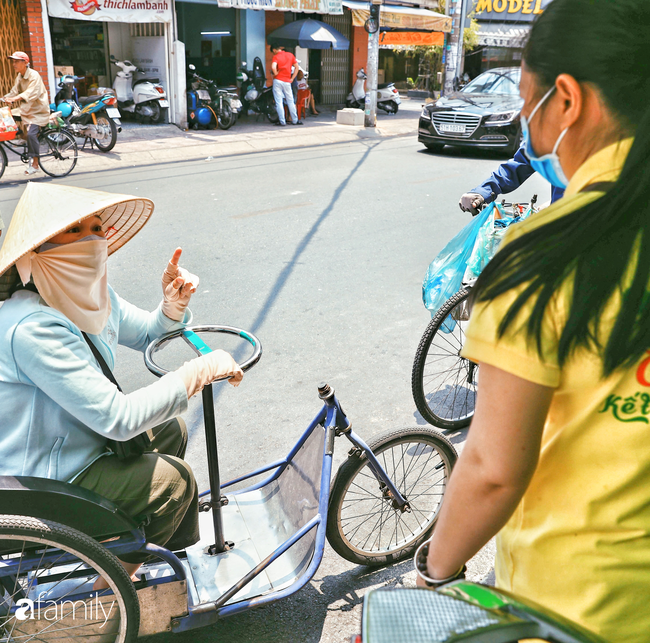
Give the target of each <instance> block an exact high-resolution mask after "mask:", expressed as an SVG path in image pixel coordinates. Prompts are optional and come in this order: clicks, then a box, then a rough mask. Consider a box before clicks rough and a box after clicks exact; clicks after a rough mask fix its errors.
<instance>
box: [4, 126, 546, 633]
mask: <svg viewBox="0 0 650 643" xmlns="http://www.w3.org/2000/svg"><path fill="white" fill-rule="evenodd" d="M502 159H503V157H499V156H496V155H493V154H488V153H479V152H472V153H464V152H459V151H456V150H449V148H447V152H446V153H444V154H442V155H435V154H432V153H429V152H426V151H425V150H424V148H423V147H422V146H421V145H419V144H418V143H417V142H416V141H415V140H414V139H413V138H393V139H367V140H363V141H360V142H356V143H346V144H339V145H330V146H319V147H312V148H304V149H299V150H290V151H281V152H272V153H263V154H251V155H245V156H234V157H230V158H215V159H213V160H210V161H200V162H185V163H175V164H168V165H159V166H152V167H138V168H124V169H123V170H119V171H104V172H100V173H90V174H81V173H76V174H73V175H71V176H69V177H67V178H66V179H65V180H64V181H65V183H67V184H71V185H76V186H80V187H86V188H95V189H99V190H106V191H110V192H120V193H126V194H137V195H142V196H146V197H149V198H151V199H153V201H154V202H155V204H156V211H155V213H154V216H153V218H152V219H151V221H150V223H149V224H148V225H147V226H146V228H145V229H144V230H143V231H142V232H141V233H140V234H139V235H138V236H137V237H136V238H135V239H134V240H132V241H131V242H130V243H129V245H128V246H126V247H125V248H124V249H122V250H120V251H119V252H118V253H117V254H116V255H114V256H113V257H111V259H110V260H109V278H110V282H111V284H112V285H113V287H114V288H115V289H116V290H117V291H118V292H119V293H120V294H121V295H122V296H123V297H124V298H126V299H127V300H129V301H131V302H133V303H135V304H137V305H139V306H140V307H143V308H149V309H153V308H154V307H155V306H156V305H157V304H158V302H159V300H160V274H161V272H162V270H163V268H164V266H165V264H166V262H167V260H168V258H169V257H171V255H172V253H173V251H174V249H175V248H176V247H177V246H178V245H180V246H181V247H182V248H183V257H182V265H184V266H185V267H186V268H188V269H189V270H191V271H192V272H195V273H197V274H198V275H200V277H201V286H200V289H199V292H197V294H196V295H195V296H194V298H193V300H192V310H193V312H194V323H217V324H227V325H233V326H238V327H241V328H244V329H248V330H250V331H252V332H253V333H255V334H256V335H258V336H259V338H260V339H261V341H262V343H263V347H264V355H263V357H262V360H261V362H260V363H259V364H258V365H257V366H256V367H255V368H254V369H252V370H251V371H249V373H248V374H247V375H246V376H245V378H244V381H243V383H242V385H241V386H240V387H239V388H238V389H234V388H232V387H230V386H229V385H227V384H222V385H219V387H220V388H219V390H218V391H217V395H216V397H217V425H218V436H219V448H220V454H221V466H222V477H223V479H228V478H231V477H234V476H235V475H238V474H241V473H243V472H245V471H247V470H250V469H251V468H252V467H256V466H261V465H262V464H264V463H266V462H270V461H273V460H275V459H277V458H279V457H282V456H283V455H285V454H286V453H287V452H288V450H289V449H290V448H291V446H292V445H293V443H294V442H295V441H296V440H297V438H298V437H299V436H300V434H301V433H302V431H303V430H304V429H305V428H306V427H307V425H308V423H309V421H310V420H311V418H312V417H313V416H314V415H315V414H316V412H317V411H318V409H319V408H320V403H319V400H318V398H317V393H316V386H317V384H318V383H319V382H321V381H327V382H328V383H329V384H331V385H332V386H333V387H334V388H335V389H336V392H337V395H338V397H339V399H340V400H341V402H342V403H343V404H344V406H345V409H346V412H347V413H348V415H349V417H350V418H351V420H352V422H353V424H354V426H355V429H356V430H357V432H358V433H359V434H360V435H361V436H362V437H364V438H366V439H368V438H371V437H373V436H375V435H378V434H379V433H381V432H384V431H387V430H389V429H396V428H402V427H408V426H416V425H423V424H425V423H424V421H423V420H422V418H421V417H420V416H419V414H418V413H417V411H416V410H415V405H414V403H413V400H412V397H411V391H410V375H411V366H412V361H413V357H414V353H415V349H416V347H417V344H418V341H419V338H420V336H421V334H422V332H423V330H424V328H425V327H426V324H427V322H428V320H429V314H428V312H427V311H426V310H425V309H424V307H423V306H422V302H421V283H422V278H423V276H424V273H425V271H426V268H427V266H428V264H429V262H430V261H431V260H432V259H433V257H434V256H435V255H436V254H437V252H438V251H439V250H440V249H441V248H442V247H443V246H444V244H445V243H446V242H447V241H448V240H449V239H450V238H451V237H452V236H453V235H454V234H455V233H456V232H458V231H459V230H460V229H461V228H462V227H463V226H464V225H465V224H466V223H467V222H468V221H469V216H468V215H466V214H463V213H461V212H460V210H459V209H458V205H457V202H458V198H459V196H460V194H461V193H463V192H465V191H467V190H469V189H470V188H472V187H474V185H476V184H477V183H480V182H481V181H482V180H483V179H484V178H486V177H487V176H488V175H489V173H490V172H491V171H493V170H494V169H495V168H496V166H497V165H498V164H499V162H500V161H501V160H502ZM22 190H23V186H22V185H17V184H6V183H5V184H4V185H2V187H1V188H0V212H1V213H2V215H3V217H4V219H5V223H7V224H8V223H9V220H10V218H11V217H10V213H11V212H12V211H13V208H14V206H15V204H16V202H17V200H18V198H19V197H20V195H21V193H22ZM535 192H536V193H538V194H539V195H540V201H541V202H544V201H546V200H547V199H548V198H550V190H549V188H548V186H546V185H544V183H543V181H542V180H541V179H539V178H538V177H533V178H532V179H530V180H529V182H528V183H527V185H526V186H525V187H524V188H521V189H520V190H519V191H518V192H517V193H516V195H515V196H517V195H518V197H519V198H520V199H521V200H527V199H528V198H530V196H531V195H532V194H533V193H535ZM224 347H225V348H227V349H229V350H234V351H236V354H237V355H238V356H239V357H241V356H242V355H244V354H245V347H244V346H242V345H241V344H239V345H235V344H232V343H226V344H224ZM116 376H117V379H118V380H119V381H120V383H121V384H122V386H123V388H124V389H125V390H127V391H129V390H133V389H136V388H139V387H142V386H145V385H147V384H149V383H151V382H153V381H154V378H153V376H152V375H150V374H149V373H148V372H147V371H146V369H145V368H144V364H143V360H142V356H141V355H139V354H135V353H132V352H130V351H128V350H123V351H122V352H121V354H120V355H119V364H118V368H117V370H116ZM200 417H201V410H200V405H199V402H198V401H197V400H193V401H192V403H191V406H190V411H189V412H188V415H187V419H188V423H189V425H190V428H191V440H190V446H189V451H188V456H187V459H188V460H189V462H190V463H191V465H192V466H193V468H194V471H195V473H196V476H197V478H198V480H199V484H200V486H201V487H202V488H207V486H208V485H207V471H206V467H205V463H204V452H205V448H204V442H203V436H202V432H201V425H200ZM448 437H450V438H451V439H452V441H453V442H454V443H456V445H457V447H459V448H460V447H462V442H463V440H464V432H461V433H458V434H455V435H451V436H448ZM347 450H348V449H347V445H339V450H338V451H337V452H336V453H335V465H338V463H340V462H341V461H342V460H343V458H344V457H345V455H346V452H347ZM492 556H493V551H492V548H491V547H488V548H486V550H484V551H483V552H482V553H481V554H479V556H478V557H477V558H476V559H475V560H474V561H472V564H471V565H470V578H473V579H476V580H482V579H485V578H486V577H488V578H489V574H490V570H491V564H492ZM395 584H406V585H412V584H414V572H413V568H412V563H411V562H410V561H408V562H405V563H402V564H399V565H395V566H393V567H389V568H386V569H381V570H369V569H366V568H362V567H357V566H355V565H352V564H350V563H347V562H346V561H343V560H342V559H340V558H338V557H337V556H336V555H335V554H334V553H333V551H332V550H331V549H329V546H328V547H327V548H326V551H325V557H324V560H323V563H322V565H321V567H320V569H319V571H318V573H317V574H316V576H315V578H314V579H313V581H312V582H310V583H309V584H308V585H307V586H306V587H305V588H304V589H303V590H301V591H300V592H299V593H298V594H297V595H295V596H293V597H291V598H288V599H286V600H284V601H283V602H280V603H276V604H273V605H270V606H266V607H264V608H261V609H259V610H255V611H252V612H248V613H246V614H243V615H239V616H233V617H231V618H230V619H227V620H224V621H223V622H221V623H219V624H217V625H215V626H212V627H209V628H206V629H203V630H197V631H195V632H192V633H188V634H186V635H175V636H174V635H165V636H163V637H158V638H157V639H156V640H159V641H160V640H162V639H163V638H164V639H165V641H166V640H167V639H169V641H170V643H171V641H172V640H173V641H178V642H179V643H183V642H185V643H189V642H190V641H191V642H192V643H202V642H204V641H205V642H207V641H213V640H218V641H220V643H230V642H233V643H234V642H248V641H251V642H252V641H256V642H259V643H280V642H282V643H284V642H289V641H300V642H305V643H313V642H316V641H324V642H328V643H329V642H332V643H334V642H336V643H339V642H343V641H347V640H349V636H350V635H351V634H352V633H354V632H355V631H357V630H358V629H359V623H360V621H359V618H360V613H361V601H362V598H363V595H364V593H365V592H366V591H367V590H368V589H370V588H373V587H377V586H381V585H395Z"/></svg>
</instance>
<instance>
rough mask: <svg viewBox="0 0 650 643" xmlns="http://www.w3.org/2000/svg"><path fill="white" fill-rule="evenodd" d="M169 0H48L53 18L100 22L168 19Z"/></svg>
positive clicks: (169, 16)
mask: <svg viewBox="0 0 650 643" xmlns="http://www.w3.org/2000/svg"><path fill="white" fill-rule="evenodd" d="M171 9H172V0H47V12H48V14H49V15H50V16H53V17H54V18H71V19H73V20H94V21H100V22H129V23H132V22H171V21H172V10H171Z"/></svg>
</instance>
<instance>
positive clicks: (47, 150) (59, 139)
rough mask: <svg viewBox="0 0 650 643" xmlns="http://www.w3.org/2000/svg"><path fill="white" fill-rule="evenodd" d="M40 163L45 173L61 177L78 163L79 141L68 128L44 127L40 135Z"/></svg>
mask: <svg viewBox="0 0 650 643" xmlns="http://www.w3.org/2000/svg"><path fill="white" fill-rule="evenodd" d="M38 142H39V159H38V163H39V165H40V166H41V169H42V170H43V172H45V174H48V175H49V176H53V177H57V178H60V177H62V176H67V175H68V174H70V172H72V170H74V167H75V165H77V153H78V150H77V142H76V141H75V140H74V136H72V134H70V132H68V131H66V130H63V129H62V130H50V129H43V130H41V133H40V134H39V135H38Z"/></svg>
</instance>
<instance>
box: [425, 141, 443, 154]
mask: <svg viewBox="0 0 650 643" xmlns="http://www.w3.org/2000/svg"><path fill="white" fill-rule="evenodd" d="M424 147H426V148H427V149H428V150H429V152H435V153H436V154H440V153H441V152H442V151H443V150H444V149H445V145H444V143H425V144H424Z"/></svg>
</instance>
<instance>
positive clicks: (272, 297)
mask: <svg viewBox="0 0 650 643" xmlns="http://www.w3.org/2000/svg"><path fill="white" fill-rule="evenodd" d="M380 143H381V141H368V142H367V143H366V151H365V152H364V153H363V155H362V156H361V158H360V159H359V160H358V161H357V163H356V165H355V166H354V167H353V168H352V170H351V171H350V173H349V174H348V175H347V176H346V177H345V178H344V179H343V181H341V183H340V184H339V186H338V187H337V188H336V189H335V190H334V192H333V194H332V198H331V199H330V201H329V203H328V204H327V205H326V206H325V208H324V209H323V211H322V212H321V213H320V214H319V215H318V217H317V218H316V220H315V221H314V223H313V224H312V225H311V227H310V228H309V230H308V231H307V232H306V233H305V235H304V236H303V238H302V239H301V240H300V241H299V242H298V244H297V246H296V248H295V250H294V252H293V255H292V257H291V258H290V259H289V260H288V261H287V262H286V263H285V265H284V268H282V270H281V271H280V273H279V274H278V276H277V277H276V279H275V282H274V284H273V285H272V286H271V289H270V290H269V293H268V295H267V296H266V299H265V300H264V303H263V304H262V305H261V306H260V309H259V312H258V314H257V317H256V318H255V319H254V321H253V323H252V324H251V326H250V327H249V328H247V329H246V330H247V331H249V332H251V333H253V334H256V333H257V332H258V330H259V329H260V328H261V327H262V326H263V324H264V322H265V321H266V319H267V317H268V316H269V313H270V312H271V311H272V310H273V307H274V306H275V304H276V302H277V300H278V297H279V296H280V294H281V293H282V290H283V289H284V287H285V286H286V284H287V282H288V281H289V278H290V277H291V275H292V273H293V271H294V270H295V268H296V266H297V265H299V263H300V258H301V257H302V255H303V254H304V252H305V251H306V250H307V248H308V246H309V244H310V243H311V241H312V239H313V238H314V236H315V235H316V233H317V232H318V230H319V228H320V227H321V225H322V224H323V223H324V222H325V220H326V219H327V218H328V217H329V216H330V214H331V213H332V211H333V210H334V207H335V206H336V203H337V202H338V200H339V199H340V198H341V195H342V194H343V192H344V191H345V189H346V188H347V186H348V184H349V183H350V181H351V180H352V178H353V177H354V176H355V174H357V172H358V171H359V170H360V168H361V167H362V166H363V164H364V163H365V162H366V160H367V159H368V157H369V156H370V153H371V152H372V151H373V150H374V149H375V148H376V147H377V146H378V145H379V144H380ZM249 350H250V349H249V348H248V346H247V345H245V344H244V343H242V346H241V347H240V348H238V349H236V350H234V351H232V356H233V357H234V359H235V361H236V362H238V363H240V362H241V360H242V359H243V358H244V355H245V354H246V352H247V351H249ZM222 390H223V387H214V388H213V393H212V399H213V402H214V403H215V404H216V402H217V400H218V399H219V396H220V394H221V391H222ZM201 414H202V408H197V409H195V410H194V412H193V413H191V414H190V415H189V416H188V419H187V422H188V428H189V431H190V436H191V435H192V434H193V433H194V430H195V429H196V428H197V427H198V428H200V427H201V425H200V422H201Z"/></svg>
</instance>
